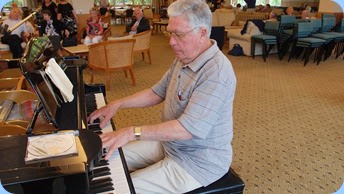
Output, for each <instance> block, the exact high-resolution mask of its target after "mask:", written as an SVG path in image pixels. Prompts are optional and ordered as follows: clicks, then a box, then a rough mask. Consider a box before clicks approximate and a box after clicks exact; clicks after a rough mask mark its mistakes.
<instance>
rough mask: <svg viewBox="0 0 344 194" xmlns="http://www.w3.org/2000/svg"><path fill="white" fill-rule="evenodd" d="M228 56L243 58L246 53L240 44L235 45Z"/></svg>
mask: <svg viewBox="0 0 344 194" xmlns="http://www.w3.org/2000/svg"><path fill="white" fill-rule="evenodd" d="M228 54H229V55H233V56H242V55H244V51H243V50H242V47H241V46H240V44H235V45H234V46H233V48H232V50H230V51H229V52H228Z"/></svg>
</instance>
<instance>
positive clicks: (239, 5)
mask: <svg viewBox="0 0 344 194" xmlns="http://www.w3.org/2000/svg"><path fill="white" fill-rule="evenodd" d="M233 10H234V11H235V12H238V11H241V4H240V3H238V4H237V5H236V7H233Z"/></svg>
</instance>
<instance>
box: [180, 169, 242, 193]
mask: <svg viewBox="0 0 344 194" xmlns="http://www.w3.org/2000/svg"><path fill="white" fill-rule="evenodd" d="M244 187H245V183H244V181H243V180H241V178H240V177H239V176H238V175H237V174H236V173H235V172H234V171H233V169H231V168H230V169H229V171H228V172H227V174H225V175H224V176H223V177H222V178H220V179H219V180H217V181H216V182H214V183H212V184H210V185H208V186H206V187H200V188H198V189H195V190H193V191H190V192H188V193H186V194H196V193H203V194H207V193H217V194H220V193H223V194H224V193H233V194H234V193H235V194H237V193H243V192H244Z"/></svg>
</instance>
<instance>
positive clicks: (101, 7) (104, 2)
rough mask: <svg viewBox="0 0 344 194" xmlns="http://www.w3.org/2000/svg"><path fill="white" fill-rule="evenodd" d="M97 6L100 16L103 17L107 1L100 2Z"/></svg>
mask: <svg viewBox="0 0 344 194" xmlns="http://www.w3.org/2000/svg"><path fill="white" fill-rule="evenodd" d="M99 5H100V9H99V12H100V15H102V16H103V15H105V14H106V13H107V11H108V5H109V3H108V1H107V0H100V2H99Z"/></svg>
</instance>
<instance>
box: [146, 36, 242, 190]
mask: <svg viewBox="0 0 344 194" xmlns="http://www.w3.org/2000/svg"><path fill="white" fill-rule="evenodd" d="M211 41H212V46H211V47H210V48H209V49H207V50H206V51H204V52H203V53H201V54H200V55H199V56H198V57H197V58H196V59H195V60H194V61H192V62H191V63H189V64H182V63H181V62H180V61H179V60H178V59H175V60H174V62H173V64H172V66H171V67H170V69H169V70H168V71H167V72H166V73H165V75H164V76H163V78H162V79H161V80H160V81H159V82H158V83H156V84H155V85H154V86H153V87H152V90H153V91H154V92H155V93H156V94H157V95H158V96H160V97H161V98H163V99H164V109H163V116H162V119H163V121H168V120H175V119H176V120H178V121H179V122H180V124H181V125H182V126H183V127H184V128H185V129H186V130H187V131H188V132H190V133H191V134H192V138H191V139H189V140H178V141H169V142H163V146H164V150H165V154H166V156H167V157H170V158H171V159H173V160H174V161H175V162H177V163H178V164H179V165H181V167H183V168H184V169H185V170H186V171H187V172H188V173H189V174H190V175H191V176H193V177H194V178H195V179H196V180H197V181H198V182H199V183H201V184H202V185H203V186H207V185H209V184H211V183H212V182H214V181H216V180H218V179H219V178H221V177H222V176H223V175H224V174H225V173H226V172H227V171H228V169H229V166H230V164H231V162H232V146H231V141H232V138H233V115H232V112H233V100H234V94H235V87H236V78H235V75H234V71H233V68H232V64H231V62H230V61H229V60H228V58H227V57H226V56H225V55H224V54H223V53H222V52H221V51H220V50H219V49H218V47H217V44H216V42H215V41H214V40H211Z"/></svg>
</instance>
